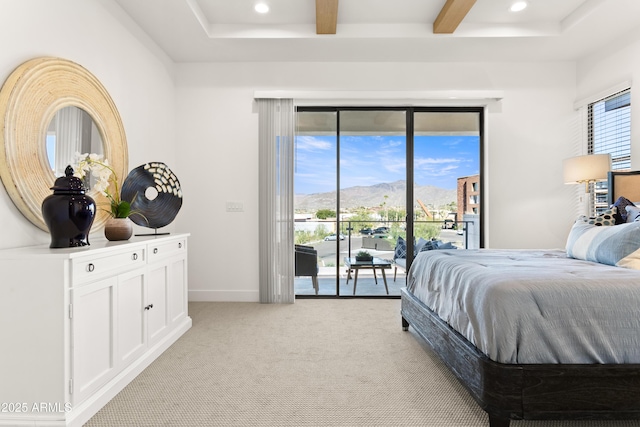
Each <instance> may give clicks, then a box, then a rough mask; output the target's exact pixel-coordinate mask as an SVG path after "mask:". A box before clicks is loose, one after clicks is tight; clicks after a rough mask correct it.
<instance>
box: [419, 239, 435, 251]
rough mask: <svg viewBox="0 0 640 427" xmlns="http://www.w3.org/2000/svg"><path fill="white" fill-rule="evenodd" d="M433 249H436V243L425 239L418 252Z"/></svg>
mask: <svg viewBox="0 0 640 427" xmlns="http://www.w3.org/2000/svg"><path fill="white" fill-rule="evenodd" d="M434 249H438V244H437V243H436V241H435V240H427V241H426V242H425V244H424V246H422V249H420V252H425V251H432V250H434Z"/></svg>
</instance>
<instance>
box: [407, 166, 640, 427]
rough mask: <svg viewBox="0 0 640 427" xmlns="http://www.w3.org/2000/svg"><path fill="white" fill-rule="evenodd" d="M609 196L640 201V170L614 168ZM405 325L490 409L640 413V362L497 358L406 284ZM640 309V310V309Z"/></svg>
mask: <svg viewBox="0 0 640 427" xmlns="http://www.w3.org/2000/svg"><path fill="white" fill-rule="evenodd" d="M608 188H609V191H608V193H609V194H608V201H609V204H613V202H615V201H616V200H617V199H618V197H620V196H624V197H626V198H627V199H629V200H631V201H632V202H636V201H640V171H631V172H609V176H608ZM401 298H402V302H401V305H402V310H401V314H402V327H403V329H404V330H408V328H409V325H411V326H412V327H413V328H414V329H415V331H416V332H417V333H418V334H419V335H420V336H421V337H422V338H424V339H425V340H426V341H427V343H428V344H429V345H430V346H431V348H432V349H433V350H434V351H435V352H436V353H437V354H438V355H439V356H440V358H441V359H442V360H443V362H444V363H445V364H446V365H447V366H448V367H449V369H450V370H451V371H452V372H453V374H454V375H455V376H456V377H457V378H458V380H460V382H462V384H463V385H464V386H465V387H466V389H467V390H468V391H469V393H470V394H471V396H473V398H474V399H475V400H476V401H477V402H478V404H479V405H480V407H482V409H484V410H485V411H486V412H487V413H488V414H489V425H490V426H491V427H508V426H509V423H510V420H512V419H514V420H519V419H526V420H535V419H540V420H543V419H547V420H549V419H559V420H561V419H584V420H587V419H640V364H593V365H585V364H579V365H578V364H576V365H570V364H539V365H533V364H527V365H510V364H503V363H497V362H495V361H493V360H491V359H489V358H488V357H487V356H486V355H484V354H483V353H481V352H480V351H478V349H477V348H476V347H475V346H474V345H473V344H471V343H470V342H469V341H468V340H467V339H466V338H465V337H463V336H462V335H460V334H459V333H458V332H456V331H455V330H453V329H452V328H451V327H450V326H449V325H448V324H447V323H446V322H444V321H443V320H442V319H440V318H439V317H438V316H437V315H436V314H435V313H434V312H433V311H431V310H430V309H429V308H428V307H427V306H426V305H425V304H423V303H422V302H421V301H420V300H418V299H417V298H416V297H415V296H413V294H411V293H410V292H408V291H407V289H406V288H403V289H402V291H401ZM638 315H640V311H639V313H638Z"/></svg>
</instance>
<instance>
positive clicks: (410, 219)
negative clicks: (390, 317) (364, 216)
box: [296, 106, 485, 299]
mask: <svg viewBox="0 0 640 427" xmlns="http://www.w3.org/2000/svg"><path fill="white" fill-rule="evenodd" d="M341 111H404V112H406V125H405V132H406V136H405V138H406V164H405V167H406V171H405V174H406V182H407V189H406V203H405V205H406V212H407V215H406V218H405V221H406V233H407V234H406V238H407V241H408V242H412V241H413V236H414V232H413V226H414V218H415V207H414V200H413V199H414V153H415V151H414V144H415V141H414V137H415V134H414V115H415V114H416V113H429V112H433V113H477V114H478V133H479V135H478V138H479V149H478V151H479V153H478V155H479V175H480V179H479V187H480V188H479V193H480V200H479V204H478V205H479V206H478V212H479V217H480V219H479V224H480V230H479V239H480V242H479V247H481V248H482V247H484V206H485V204H484V199H485V192H484V188H485V174H484V164H485V162H484V159H485V147H484V140H485V139H484V138H485V136H484V133H485V132H484V125H485V123H484V120H485V115H484V114H485V107H464V106H463V107H444V106H440V107H437V106H434V107H415V106H317V107H314V106H297V107H296V113H303V112H335V113H336V162H337V163H336V166H337V167H336V187H335V188H336V230H337V231H336V233H337V234H338V235H339V233H340V230H341V221H340V214H339V212H340V112H341ZM349 234H351V231H349ZM350 238H351V236H349V249H351V247H350V245H351V239H350ZM414 256H415V254H414V248H413V245H407V267H406V271H408V270H409V268H410V266H411V263H412V262H413V258H414ZM339 257H340V239H336V292H335V295H313V296H312V295H296V298H345V297H346V298H392V299H398V298H400V296H399V295H397V296H396V295H360V296H359V295H341V294H340V260H339Z"/></svg>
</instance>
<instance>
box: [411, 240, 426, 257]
mask: <svg viewBox="0 0 640 427" xmlns="http://www.w3.org/2000/svg"><path fill="white" fill-rule="evenodd" d="M425 243H427V240H425V239H423V238H422V237H420V238H419V239H418V243H416V246H415V248H414V250H413V253H414V254H417V253H418V252H420V251H421V250H422V248H423V246H424V245H425Z"/></svg>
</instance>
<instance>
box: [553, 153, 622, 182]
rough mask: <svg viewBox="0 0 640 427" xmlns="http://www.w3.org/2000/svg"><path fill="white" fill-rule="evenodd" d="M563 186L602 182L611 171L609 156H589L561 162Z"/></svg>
mask: <svg viewBox="0 0 640 427" xmlns="http://www.w3.org/2000/svg"><path fill="white" fill-rule="evenodd" d="M562 168H563V171H564V183H565V184H578V183H583V182H593V181H604V180H605V179H607V173H608V172H609V170H611V155H610V154H589V155H586V156H578V157H572V158H570V159H565V160H564V161H563V162H562Z"/></svg>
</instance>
